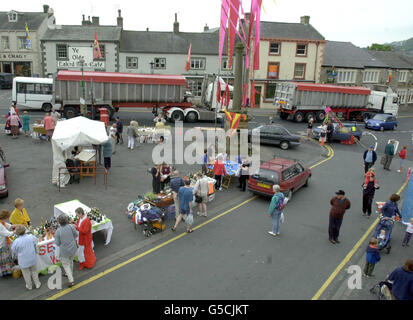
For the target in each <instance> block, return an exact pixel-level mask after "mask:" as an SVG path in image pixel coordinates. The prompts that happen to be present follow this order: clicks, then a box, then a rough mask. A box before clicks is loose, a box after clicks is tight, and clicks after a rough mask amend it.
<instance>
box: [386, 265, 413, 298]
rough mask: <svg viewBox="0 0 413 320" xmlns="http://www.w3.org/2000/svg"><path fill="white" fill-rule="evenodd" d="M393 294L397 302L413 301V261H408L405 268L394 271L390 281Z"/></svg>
mask: <svg viewBox="0 0 413 320" xmlns="http://www.w3.org/2000/svg"><path fill="white" fill-rule="evenodd" d="M388 280H390V282H392V293H393V296H394V298H396V299H397V300H413V259H407V260H406V262H405V264H404V266H403V267H399V268H397V269H396V270H394V271H393V272H392V273H391V274H390V276H389V279H388Z"/></svg>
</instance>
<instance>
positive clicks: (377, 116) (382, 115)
mask: <svg viewBox="0 0 413 320" xmlns="http://www.w3.org/2000/svg"><path fill="white" fill-rule="evenodd" d="M387 117H388V115H386V114H376V115H375V116H374V117H373V120H380V121H386V119H387Z"/></svg>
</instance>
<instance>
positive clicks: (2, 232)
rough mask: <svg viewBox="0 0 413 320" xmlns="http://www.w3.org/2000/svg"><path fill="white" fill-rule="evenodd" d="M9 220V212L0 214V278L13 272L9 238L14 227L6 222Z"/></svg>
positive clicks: (12, 233) (5, 211)
mask: <svg viewBox="0 0 413 320" xmlns="http://www.w3.org/2000/svg"><path fill="white" fill-rule="evenodd" d="M9 218H10V212H9V211H7V210H4V209H3V210H1V212H0V278H2V277H4V276H7V275H11V274H12V271H13V258H12V252H11V244H12V240H11V237H12V236H13V235H14V232H13V230H14V226H13V225H11V224H10V223H7V222H6V221H7V220H8V219H9Z"/></svg>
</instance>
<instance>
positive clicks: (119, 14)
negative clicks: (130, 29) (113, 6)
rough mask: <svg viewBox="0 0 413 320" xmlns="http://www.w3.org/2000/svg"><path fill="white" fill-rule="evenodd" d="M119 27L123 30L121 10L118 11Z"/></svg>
mask: <svg viewBox="0 0 413 320" xmlns="http://www.w3.org/2000/svg"><path fill="white" fill-rule="evenodd" d="M118 27H121V28H122V29H123V18H122V14H121V10H120V9H119V10H118Z"/></svg>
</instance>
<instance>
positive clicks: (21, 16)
mask: <svg viewBox="0 0 413 320" xmlns="http://www.w3.org/2000/svg"><path fill="white" fill-rule="evenodd" d="M15 12H17V21H16V22H9V16H8V13H9V11H7V12H5V11H0V30H2V31H6V30H7V31H8V30H17V31H25V30H26V22H27V26H28V27H29V31H30V30H37V29H38V28H39V27H40V25H41V24H42V22H43V21H44V20H45V19H47V18H48V14H47V13H43V12H18V11H15Z"/></svg>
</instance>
